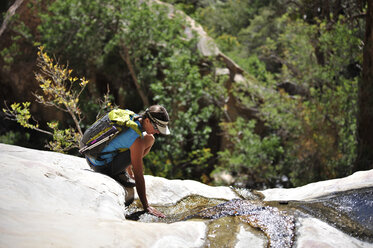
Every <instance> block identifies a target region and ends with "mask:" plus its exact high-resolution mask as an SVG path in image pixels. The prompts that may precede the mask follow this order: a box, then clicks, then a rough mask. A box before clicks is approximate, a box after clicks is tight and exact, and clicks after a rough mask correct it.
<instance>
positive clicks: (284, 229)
mask: <svg viewBox="0 0 373 248" xmlns="http://www.w3.org/2000/svg"><path fill="white" fill-rule="evenodd" d="M225 216H240V219H241V220H242V221H243V222H246V223H248V224H249V225H251V226H253V227H255V228H259V229H260V230H262V231H263V232H264V233H265V234H266V236H267V237H268V240H269V247H273V248H282V247H283V248H286V247H291V246H292V244H293V239H294V217H293V216H289V215H287V214H286V213H284V212H281V211H279V210H278V209H277V208H274V207H269V206H264V205H263V204H261V203H258V202H252V201H249V200H240V199H235V200H231V201H229V202H227V203H223V204H219V205H217V206H215V207H211V208H208V209H205V210H203V211H201V212H199V213H197V214H195V215H193V216H190V217H189V218H191V219H192V218H208V219H217V218H221V217H225Z"/></svg>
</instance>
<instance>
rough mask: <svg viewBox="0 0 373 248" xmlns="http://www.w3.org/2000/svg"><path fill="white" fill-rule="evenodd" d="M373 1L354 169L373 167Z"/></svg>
mask: <svg viewBox="0 0 373 248" xmlns="http://www.w3.org/2000/svg"><path fill="white" fill-rule="evenodd" d="M372 95H373V1H371V0H368V10H367V13H366V31H365V46H364V55H363V77H362V79H361V81H360V84H359V101H358V102H359V113H358V156H357V160H356V162H355V167H354V170H355V171H358V170H367V169H372V168H373V129H372V128H373V126H372V123H373V97H372Z"/></svg>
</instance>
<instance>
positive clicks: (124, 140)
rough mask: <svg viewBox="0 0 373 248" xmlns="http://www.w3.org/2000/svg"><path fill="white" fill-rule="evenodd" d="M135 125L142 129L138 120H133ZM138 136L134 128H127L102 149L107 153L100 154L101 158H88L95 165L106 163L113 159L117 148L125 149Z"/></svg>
mask: <svg viewBox="0 0 373 248" xmlns="http://www.w3.org/2000/svg"><path fill="white" fill-rule="evenodd" d="M135 122H136V124H137V126H138V127H139V129H140V130H142V126H141V124H140V122H139V121H135ZM138 137H140V135H138V134H137V133H136V131H135V130H133V129H132V128H128V130H127V131H126V132H124V133H121V134H119V135H118V136H116V137H115V138H114V139H113V140H112V141H110V143H109V144H108V145H107V146H106V147H105V148H104V149H103V150H102V153H107V154H104V155H101V156H100V158H101V159H102V160H97V159H93V158H88V160H89V161H90V162H91V163H92V164H93V165H95V166H100V165H105V164H107V163H110V162H111V161H113V158H114V156H115V155H116V152H115V151H117V150H119V149H125V148H128V149H129V148H130V147H131V146H132V144H133V142H135V140H136V139H137V138H138Z"/></svg>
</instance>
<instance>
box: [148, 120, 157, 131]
mask: <svg viewBox="0 0 373 248" xmlns="http://www.w3.org/2000/svg"><path fill="white" fill-rule="evenodd" d="M150 123H151V124H152V126H153V128H154V130H155V131H158V132H159V129H158V127H157V125H156V124H155V123H154V122H153V121H150Z"/></svg>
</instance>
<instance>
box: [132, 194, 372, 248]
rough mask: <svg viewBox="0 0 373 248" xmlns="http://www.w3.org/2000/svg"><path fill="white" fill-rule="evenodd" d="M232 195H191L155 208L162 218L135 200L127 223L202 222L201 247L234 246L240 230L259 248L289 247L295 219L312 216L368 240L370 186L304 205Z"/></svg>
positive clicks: (370, 226) (293, 233) (370, 234)
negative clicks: (229, 197) (204, 236)
mask: <svg viewBox="0 0 373 248" xmlns="http://www.w3.org/2000/svg"><path fill="white" fill-rule="evenodd" d="M234 191H235V192H236V194H237V196H238V198H240V199H234V200H231V201H227V200H222V199H209V198H205V197H202V196H198V195H192V196H188V197H186V198H184V199H182V200H180V201H179V202H177V203H176V204H174V205H172V206H156V207H157V209H159V210H160V211H162V212H163V213H165V214H166V216H167V217H166V218H164V219H159V218H156V217H154V216H151V215H149V214H144V212H143V211H140V209H141V204H140V202H139V201H136V202H135V203H134V204H132V205H131V206H130V207H129V215H128V216H127V219H132V220H138V221H142V222H165V223H173V222H177V221H188V220H194V221H205V222H206V224H207V226H208V232H207V240H206V243H205V246H206V247H235V245H236V243H237V236H238V234H239V233H240V231H241V230H243V229H244V230H246V231H249V232H250V233H253V235H255V236H256V237H257V239H256V240H262V246H263V247H273V248H287V247H292V245H293V243H294V240H296V237H295V233H296V223H297V218H298V217H299V216H302V217H304V216H313V217H316V218H318V219H321V220H323V221H325V222H328V223H329V224H331V225H332V226H334V227H336V228H338V229H340V230H341V231H343V232H345V233H347V234H349V235H351V236H354V237H356V238H358V239H361V240H363V241H367V242H373V188H364V189H358V190H352V191H347V192H340V193H337V194H331V195H328V196H324V197H320V198H318V199H315V200H313V201H308V202H305V201H281V202H274V201H273V202H266V201H263V200H262V199H261V197H260V195H258V194H254V193H253V192H251V191H249V190H245V189H234ZM257 245H258V244H256V246H257Z"/></svg>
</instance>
